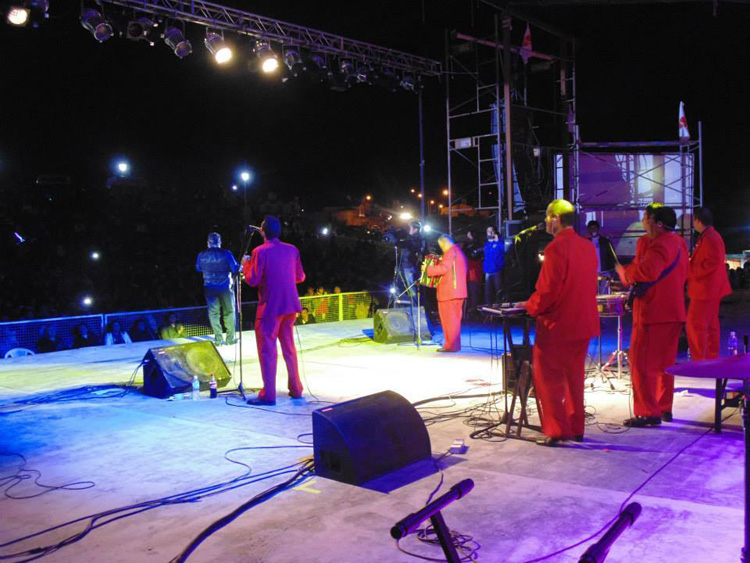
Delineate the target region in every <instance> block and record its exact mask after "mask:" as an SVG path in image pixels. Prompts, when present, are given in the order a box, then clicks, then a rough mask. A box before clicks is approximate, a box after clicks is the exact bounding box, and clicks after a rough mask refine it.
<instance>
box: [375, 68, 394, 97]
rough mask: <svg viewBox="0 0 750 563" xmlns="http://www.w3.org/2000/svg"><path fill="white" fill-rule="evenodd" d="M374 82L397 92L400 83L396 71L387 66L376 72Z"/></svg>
mask: <svg viewBox="0 0 750 563" xmlns="http://www.w3.org/2000/svg"><path fill="white" fill-rule="evenodd" d="M374 82H375V84H376V85H378V86H380V87H382V88H385V89H386V90H388V91H389V92H395V91H396V90H397V89H398V85H399V80H398V77H397V76H396V71H395V70H393V69H392V68H387V67H383V68H382V69H381V71H380V72H379V73H378V74H376V76H375V80H374Z"/></svg>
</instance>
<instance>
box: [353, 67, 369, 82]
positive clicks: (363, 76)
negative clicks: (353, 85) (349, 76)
mask: <svg viewBox="0 0 750 563" xmlns="http://www.w3.org/2000/svg"><path fill="white" fill-rule="evenodd" d="M370 74H371V69H370V67H369V66H367V65H366V64H365V63H363V62H362V63H359V64H357V69H356V70H355V71H354V76H355V78H356V79H357V83H359V84H369V83H370Z"/></svg>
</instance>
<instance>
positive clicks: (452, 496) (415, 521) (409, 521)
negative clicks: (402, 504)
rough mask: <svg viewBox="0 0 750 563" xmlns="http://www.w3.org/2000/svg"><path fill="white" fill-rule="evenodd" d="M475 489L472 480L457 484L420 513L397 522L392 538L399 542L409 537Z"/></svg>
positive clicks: (392, 529)
mask: <svg viewBox="0 0 750 563" xmlns="http://www.w3.org/2000/svg"><path fill="white" fill-rule="evenodd" d="M473 488H474V481H472V480H471V479H464V480H463V481H461V482H459V483H456V484H455V485H453V486H452V487H451V488H450V490H449V491H448V492H447V493H445V494H444V495H443V496H441V497H439V498H437V499H435V500H434V501H432V502H431V503H430V504H428V505H427V506H425V507H424V508H423V509H422V510H420V511H419V512H415V513H413V514H409V516H407V517H406V518H403V519H402V520H400V521H399V522H397V523H396V525H395V526H393V527H392V528H391V537H392V538H393V539H394V540H398V539H401V538H403V537H406V536H408V535H409V534H411V533H412V532H414V530H416V529H417V528H418V527H419V525H420V524H421V523H422V522H424V521H425V520H427V519H428V518H430V517H431V516H433V515H434V514H435V513H436V512H440V511H441V510H442V509H443V508H445V507H446V506H448V505H449V504H450V503H452V502H453V501H455V500H458V499H460V498H462V497H465V496H466V495H468V494H469V492H471V490H472V489H473Z"/></svg>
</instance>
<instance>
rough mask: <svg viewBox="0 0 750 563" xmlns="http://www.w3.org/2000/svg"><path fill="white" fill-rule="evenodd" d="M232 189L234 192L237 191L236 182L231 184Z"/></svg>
mask: <svg viewBox="0 0 750 563" xmlns="http://www.w3.org/2000/svg"><path fill="white" fill-rule="evenodd" d="M232 191H235V192H236V191H237V184H233V185H232Z"/></svg>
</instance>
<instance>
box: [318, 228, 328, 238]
mask: <svg viewBox="0 0 750 563" xmlns="http://www.w3.org/2000/svg"><path fill="white" fill-rule="evenodd" d="M320 234H322V235H323V236H324V237H326V236H328V227H323V228H322V229H320Z"/></svg>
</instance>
